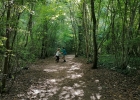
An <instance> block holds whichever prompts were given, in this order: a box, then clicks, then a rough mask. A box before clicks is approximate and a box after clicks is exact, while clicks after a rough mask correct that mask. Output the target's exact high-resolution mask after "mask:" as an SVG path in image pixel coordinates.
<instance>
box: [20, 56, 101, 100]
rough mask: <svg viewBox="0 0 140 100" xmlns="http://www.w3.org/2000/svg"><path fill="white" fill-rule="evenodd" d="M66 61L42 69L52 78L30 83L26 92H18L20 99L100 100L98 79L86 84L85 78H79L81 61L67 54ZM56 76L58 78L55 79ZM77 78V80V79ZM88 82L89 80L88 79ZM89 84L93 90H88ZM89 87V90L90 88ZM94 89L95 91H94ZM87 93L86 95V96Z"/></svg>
mask: <svg viewBox="0 0 140 100" xmlns="http://www.w3.org/2000/svg"><path fill="white" fill-rule="evenodd" d="M67 59H69V60H67V62H65V63H63V62H62V63H61V62H59V63H57V64H50V66H49V67H45V68H44V69H43V71H44V72H46V73H49V74H51V75H52V76H51V77H53V78H52V79H45V80H44V81H42V80H41V79H38V82H36V83H34V84H32V85H31V86H30V88H29V89H28V91H27V93H26V94H25V93H19V94H18V95H17V96H18V97H19V99H21V100H26V99H29V100H48V99H49V100H84V99H83V98H88V99H90V100H100V99H101V95H100V93H101V90H102V87H101V86H100V84H99V83H100V81H99V79H94V78H92V79H91V80H93V84H94V85H89V84H87V83H88V82H86V80H85V81H84V80H81V78H82V77H83V76H84V73H83V70H82V69H81V65H82V63H75V62H73V61H72V59H73V56H69V57H68V58H67ZM56 77H57V78H58V79H56ZM59 77H61V78H60V79H59ZM77 79H78V81H77ZM89 83H90V80H89ZM91 86H93V87H92V89H94V91H88V92H87V88H90V87H91ZM92 89H91V90H92ZM95 91H96V92H95ZM87 95H88V97H86V96H87Z"/></svg>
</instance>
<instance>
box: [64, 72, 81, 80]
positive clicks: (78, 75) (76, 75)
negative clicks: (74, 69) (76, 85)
mask: <svg viewBox="0 0 140 100" xmlns="http://www.w3.org/2000/svg"><path fill="white" fill-rule="evenodd" d="M82 76H83V73H78V74H77V73H76V74H69V75H67V77H66V78H70V79H76V78H80V77H82Z"/></svg>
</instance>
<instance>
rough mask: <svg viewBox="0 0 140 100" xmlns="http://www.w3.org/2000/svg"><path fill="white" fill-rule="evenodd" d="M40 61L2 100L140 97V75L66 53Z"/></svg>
mask: <svg viewBox="0 0 140 100" xmlns="http://www.w3.org/2000/svg"><path fill="white" fill-rule="evenodd" d="M66 60H67V62H63V61H62V59H60V62H58V63H56V62H55V58H53V57H52V58H48V59H44V60H39V61H37V62H35V63H34V64H32V65H31V66H30V67H29V69H28V70H22V71H21V73H20V74H19V75H18V76H17V78H16V80H15V82H14V84H13V86H12V89H11V90H10V93H9V94H3V96H1V97H0V100H140V84H139V83H140V82H139V80H138V76H135V77H134V76H133V77H128V76H125V75H122V74H120V73H117V72H115V71H110V70H108V69H105V68H102V67H100V68H98V69H95V70H92V69H91V66H92V64H86V61H85V60H84V59H83V58H74V55H67V57H66Z"/></svg>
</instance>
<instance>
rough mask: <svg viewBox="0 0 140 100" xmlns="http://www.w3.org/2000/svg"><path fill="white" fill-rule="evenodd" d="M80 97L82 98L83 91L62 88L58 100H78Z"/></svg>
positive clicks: (66, 87)
mask: <svg viewBox="0 0 140 100" xmlns="http://www.w3.org/2000/svg"><path fill="white" fill-rule="evenodd" d="M82 96H84V91H83V90H82V89H75V88H73V87H68V86H64V87H63V88H62V93H60V95H59V100H71V99H74V98H75V97H77V98H78V100H80V99H81V97H82Z"/></svg>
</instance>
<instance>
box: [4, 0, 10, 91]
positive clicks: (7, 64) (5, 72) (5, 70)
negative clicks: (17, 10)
mask: <svg viewBox="0 0 140 100" xmlns="http://www.w3.org/2000/svg"><path fill="white" fill-rule="evenodd" d="M10 10H11V5H10V4H9V2H8V10H7V18H6V20H7V22H6V38H7V40H6V44H5V46H6V50H7V51H6V54H5V55H6V56H5V61H4V69H3V75H4V76H3V78H2V90H4V88H5V85H6V77H7V74H8V69H9V55H8V54H9V52H8V50H9V49H10V43H9V38H10V23H9V20H10Z"/></svg>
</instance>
